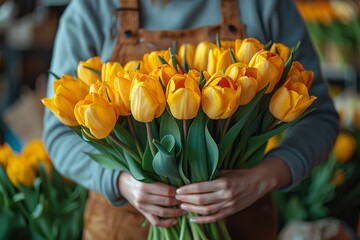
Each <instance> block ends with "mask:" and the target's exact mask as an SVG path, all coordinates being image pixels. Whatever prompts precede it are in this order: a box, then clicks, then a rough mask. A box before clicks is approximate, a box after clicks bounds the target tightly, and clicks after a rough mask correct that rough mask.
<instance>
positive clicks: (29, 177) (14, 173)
mask: <svg viewBox="0 0 360 240" xmlns="http://www.w3.org/2000/svg"><path fill="white" fill-rule="evenodd" d="M25 160H26V159H23V158H21V157H20V156H14V157H12V158H11V159H10V160H9V162H8V165H7V167H6V174H7V176H8V177H9V180H10V182H11V183H12V184H13V185H14V186H15V187H18V186H19V185H20V184H23V185H25V186H28V187H30V186H31V185H32V182H33V181H34V179H35V177H36V171H35V169H33V168H32V167H30V166H28V165H27V164H26V161H25Z"/></svg>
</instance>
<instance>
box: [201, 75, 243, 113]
mask: <svg viewBox="0 0 360 240" xmlns="http://www.w3.org/2000/svg"><path fill="white" fill-rule="evenodd" d="M240 94H241V88H240V87H237V86H236V85H235V83H234V82H233V80H232V79H231V78H230V77H228V76H226V75H223V74H220V73H217V74H215V75H213V76H212V77H211V78H210V79H209V80H208V81H207V82H206V83H205V85H204V87H203V89H202V94H201V107H202V109H203V110H204V112H205V114H206V115H207V116H208V117H209V118H211V119H226V118H229V117H230V116H231V115H233V114H234V112H235V111H236V110H237V108H238V107H239V97H240Z"/></svg>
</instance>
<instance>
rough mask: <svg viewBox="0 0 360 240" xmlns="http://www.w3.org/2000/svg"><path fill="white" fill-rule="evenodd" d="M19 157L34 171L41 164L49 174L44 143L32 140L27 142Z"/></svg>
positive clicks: (48, 159)
mask: <svg viewBox="0 0 360 240" xmlns="http://www.w3.org/2000/svg"><path fill="white" fill-rule="evenodd" d="M21 157H22V158H23V159H25V160H26V161H27V164H28V165H29V166H31V167H33V168H34V169H35V170H36V169H37V167H38V164H39V163H40V162H42V163H43V164H44V166H45V168H46V170H47V171H48V173H50V172H51V169H52V165H51V160H50V158H49V155H48V154H47V152H46V149H45V146H44V143H43V142H42V141H41V140H40V139H34V140H31V141H30V142H28V143H27V144H26V145H25V146H24V148H23V149H22V151H21Z"/></svg>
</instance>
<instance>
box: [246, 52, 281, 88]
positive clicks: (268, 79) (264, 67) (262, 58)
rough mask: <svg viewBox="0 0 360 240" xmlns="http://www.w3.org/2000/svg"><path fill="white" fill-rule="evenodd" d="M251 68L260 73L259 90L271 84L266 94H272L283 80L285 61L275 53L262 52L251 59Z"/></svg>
mask: <svg viewBox="0 0 360 240" xmlns="http://www.w3.org/2000/svg"><path fill="white" fill-rule="evenodd" d="M249 67H254V68H257V69H258V70H259V72H260V82H259V90H261V89H263V88H264V87H266V86H267V85H268V84H269V87H268V89H267V90H266V93H270V92H272V90H273V89H274V87H275V85H276V84H277V83H278V82H279V80H280V78H281V75H282V73H283V71H284V61H283V60H282V59H281V57H280V56H279V55H276V54H275V53H272V52H269V51H266V50H261V51H259V52H257V53H256V54H255V55H254V56H253V57H252V58H251V60H250V63H249Z"/></svg>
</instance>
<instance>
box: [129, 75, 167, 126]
mask: <svg viewBox="0 0 360 240" xmlns="http://www.w3.org/2000/svg"><path fill="white" fill-rule="evenodd" d="M165 106H166V100H165V94H164V92H163V89H162V86H161V84H160V82H159V80H158V79H156V78H155V77H153V76H148V75H146V74H141V73H138V74H136V75H135V76H134V79H133V82H132V86H131V91H130V109H131V113H132V115H133V117H134V118H135V119H136V120H137V121H139V122H151V121H152V120H153V119H154V118H157V117H159V116H160V115H161V114H162V113H163V112H164V110H165Z"/></svg>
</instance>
